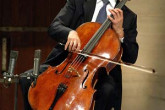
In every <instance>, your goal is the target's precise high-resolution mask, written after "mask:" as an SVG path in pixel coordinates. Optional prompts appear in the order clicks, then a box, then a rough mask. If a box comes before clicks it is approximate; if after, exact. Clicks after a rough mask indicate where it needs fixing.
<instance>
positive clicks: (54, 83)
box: [28, 22, 122, 110]
mask: <svg viewBox="0 0 165 110" xmlns="http://www.w3.org/2000/svg"><path fill="white" fill-rule="evenodd" d="M100 26H101V24H99V23H92V22H88V23H84V24H82V25H81V26H80V27H78V28H77V29H76V31H77V33H78V35H79V37H80V40H81V50H83V49H84V47H86V44H87V43H88V42H89V41H90V39H91V38H92V37H93V36H94V34H95V33H96V32H97V31H98V29H99V28H100ZM96 37H97V36H96ZM94 42H95V41H94ZM89 48H90V47H89ZM90 53H91V54H95V55H98V56H101V57H105V58H108V59H111V60H113V61H118V60H119V59H120V58H121V54H122V49H121V46H120V41H119V38H118V36H117V34H116V33H115V32H114V31H113V30H112V29H110V28H108V29H107V30H106V31H105V32H104V33H103V35H102V37H101V38H100V39H99V42H97V43H95V46H94V48H92V49H91V51H90ZM101 67H104V68H106V70H107V73H109V72H110V70H111V69H113V67H115V64H111V63H109V62H107V61H104V60H100V59H97V58H91V57H85V56H82V55H79V54H77V53H69V55H68V56H67V58H66V59H65V60H64V61H63V62H62V63H61V64H60V65H58V66H56V67H51V66H50V67H49V68H48V69H47V70H46V71H45V72H43V73H42V74H41V75H39V77H38V79H37V83H36V86H35V87H34V88H32V87H30V89H29V93H28V99H29V103H30V105H31V107H32V108H33V109H34V110H92V109H93V105H94V93H95V91H96V90H95V89H94V86H95V83H96V82H97V75H98V74H101V73H99V71H98V70H99V68H101Z"/></svg>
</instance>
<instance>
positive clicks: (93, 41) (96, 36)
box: [82, 0, 128, 53]
mask: <svg viewBox="0 0 165 110" xmlns="http://www.w3.org/2000/svg"><path fill="white" fill-rule="evenodd" d="M127 1H128V0H122V1H121V2H119V3H118V5H117V6H116V7H115V8H119V9H121V8H122V7H123V6H124V5H125V3H126V2H127ZM111 16H112V15H111ZM112 17H113V16H112ZM111 23H112V22H111V21H110V20H109V19H108V18H107V19H106V20H105V21H104V23H103V24H102V25H101V27H100V28H99V29H98V31H97V32H96V33H95V34H94V35H93V37H92V38H91V39H90V40H89V42H88V43H87V44H86V45H85V47H84V49H83V50H82V53H83V52H87V53H90V52H91V51H92V49H93V48H94V47H95V45H96V44H97V42H98V41H99V40H100V38H101V37H102V35H103V34H104V32H105V31H106V30H107V29H108V28H109V26H110V25H111Z"/></svg>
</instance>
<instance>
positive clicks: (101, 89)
mask: <svg viewBox="0 0 165 110" xmlns="http://www.w3.org/2000/svg"><path fill="white" fill-rule="evenodd" d="M47 67H48V66H47V65H41V66H40V73H42V72H43V71H45V70H46V69H47ZM30 72H32V70H28V71H26V72H25V73H23V74H27V73H30ZM20 85H21V89H22V93H23V98H24V108H25V110H32V109H31V107H30V105H29V102H28V90H29V87H30V85H31V80H29V79H27V78H21V79H20ZM95 88H96V89H97V91H96V94H95V107H94V110H111V109H112V107H113V105H114V98H115V83H114V80H113V78H112V77H111V76H110V75H107V74H106V71H105V69H101V70H100V72H99V75H98V82H97V84H96V86H95Z"/></svg>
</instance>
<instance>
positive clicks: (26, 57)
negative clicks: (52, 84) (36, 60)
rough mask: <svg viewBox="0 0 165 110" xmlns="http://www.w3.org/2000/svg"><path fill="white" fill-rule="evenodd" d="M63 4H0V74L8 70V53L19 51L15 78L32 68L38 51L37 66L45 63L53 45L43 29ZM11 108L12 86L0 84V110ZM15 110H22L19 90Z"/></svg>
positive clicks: (10, 0) (41, 0) (12, 0)
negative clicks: (36, 50) (40, 52)
mask: <svg viewBox="0 0 165 110" xmlns="http://www.w3.org/2000/svg"><path fill="white" fill-rule="evenodd" d="M65 2H66V0H0V29H1V31H0V62H1V64H0V72H2V71H5V70H7V69H8V61H9V55H10V54H9V53H10V50H16V51H19V56H18V60H17V63H16V68H15V72H14V73H15V74H20V73H22V72H24V71H26V70H27V69H30V68H32V67H33V56H34V51H35V49H41V50H42V59H41V63H42V62H43V61H44V60H45V59H46V57H47V55H48V54H49V52H50V51H51V49H52V48H53V47H54V45H55V42H54V41H53V40H52V39H51V38H50V37H49V36H48V35H47V32H46V31H47V27H48V26H49V25H50V23H51V21H52V20H53V18H54V17H55V16H56V15H57V13H58V12H59V10H60V9H61V8H62V7H63V6H64V4H65ZM2 30H3V32H2ZM4 31H5V32H4ZM9 31H10V32H9ZM25 31H26V32H25ZM35 31H37V32H35ZM2 47H3V49H2ZM2 50H3V52H2ZM5 53H6V55H5ZM2 54H3V55H2ZM2 56H3V61H2ZM2 67H3V68H2ZM0 77H1V78H2V75H0ZM13 108H14V84H12V85H11V86H10V87H9V88H4V87H3V85H2V84H0V110H14V109H13ZM18 110H23V99H22V93H21V90H20V87H19V88H18Z"/></svg>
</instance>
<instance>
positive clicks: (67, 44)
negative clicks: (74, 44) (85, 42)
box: [65, 40, 70, 50]
mask: <svg viewBox="0 0 165 110" xmlns="http://www.w3.org/2000/svg"><path fill="white" fill-rule="evenodd" d="M69 42H70V41H69V40H67V42H66V44H65V50H67V48H68V46H69Z"/></svg>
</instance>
